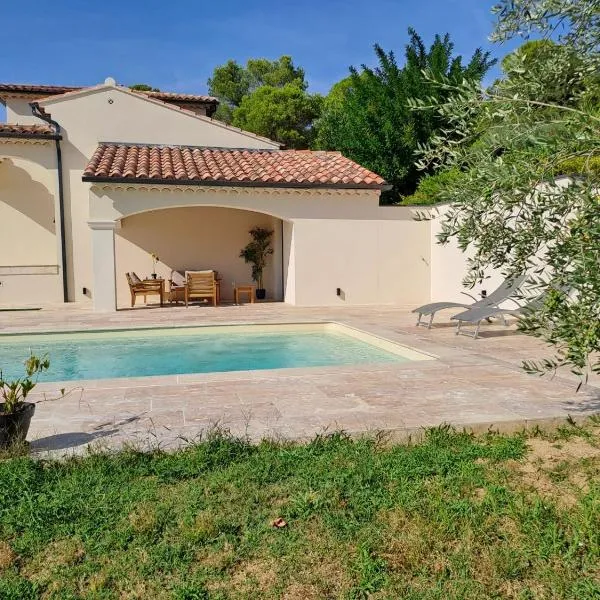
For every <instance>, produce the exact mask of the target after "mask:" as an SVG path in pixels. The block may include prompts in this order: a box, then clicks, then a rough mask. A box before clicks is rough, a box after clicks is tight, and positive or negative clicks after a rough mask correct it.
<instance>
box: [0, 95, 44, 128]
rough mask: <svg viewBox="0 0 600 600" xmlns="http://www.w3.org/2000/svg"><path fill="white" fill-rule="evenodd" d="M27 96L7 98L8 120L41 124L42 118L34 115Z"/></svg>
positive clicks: (22, 123)
mask: <svg viewBox="0 0 600 600" xmlns="http://www.w3.org/2000/svg"><path fill="white" fill-rule="evenodd" d="M30 102H31V99H27V98H9V99H7V100H6V122H7V123H18V124H19V125H33V124H39V123H40V120H39V119H38V118H37V117H34V116H33V114H32V112H31V106H29V103H30Z"/></svg>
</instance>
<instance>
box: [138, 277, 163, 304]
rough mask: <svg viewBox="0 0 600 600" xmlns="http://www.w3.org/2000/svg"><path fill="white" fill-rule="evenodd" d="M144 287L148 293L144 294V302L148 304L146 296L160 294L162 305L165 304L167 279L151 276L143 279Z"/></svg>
mask: <svg viewBox="0 0 600 600" xmlns="http://www.w3.org/2000/svg"><path fill="white" fill-rule="evenodd" d="M142 284H143V286H144V288H146V290H147V292H148V293H147V294H144V304H147V301H146V296H147V295H148V296H149V295H151V294H158V296H159V297H160V305H161V306H162V305H163V302H164V298H165V280H164V279H162V278H156V279H154V278H149V279H144V280H143V281H142Z"/></svg>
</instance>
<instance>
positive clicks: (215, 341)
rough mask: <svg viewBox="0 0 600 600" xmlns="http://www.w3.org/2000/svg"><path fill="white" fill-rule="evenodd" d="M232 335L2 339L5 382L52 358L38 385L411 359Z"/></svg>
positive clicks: (316, 342)
mask: <svg viewBox="0 0 600 600" xmlns="http://www.w3.org/2000/svg"><path fill="white" fill-rule="evenodd" d="M230 331H231V330H229V332H227V333H225V332H224V333H218V334H214V333H211V334H205V333H198V334H192V335H190V334H186V335H178V334H177V333H168V332H165V333H164V335H163V334H162V333H160V334H159V335H157V334H156V332H153V333H152V335H148V333H143V332H136V331H130V332H127V333H126V334H125V335H123V333H122V332H121V333H120V335H118V336H116V335H114V334H111V333H110V332H105V333H94V334H85V333H83V334H77V335H73V334H60V335H52V336H44V335H31V336H24V337H21V336H19V338H18V339H17V338H13V339H11V338H10V337H5V338H0V368H1V369H2V371H3V373H4V376H5V378H7V379H9V378H12V377H17V376H21V375H22V374H23V361H24V360H25V359H26V358H27V357H28V356H29V352H30V351H31V352H33V353H34V354H36V355H38V356H41V355H46V354H47V355H48V357H49V359H50V370H49V371H48V372H47V373H45V374H44V375H43V376H42V377H41V378H40V381H73V380H80V379H107V378H118V377H143V376H149V375H175V374H183V373H211V372H222V371H246V370H258V369H281V368H285V367H322V366H328V365H352V364H360V363H386V362H405V361H407V360H409V359H407V358H404V357H402V356H399V355H397V354H392V353H391V352H387V351H386V350H381V349H379V348H377V347H375V346H372V345H370V344H368V343H365V342H362V341H360V340H357V339H355V338H352V337H350V336H347V335H343V334H340V333H337V332H329V331H328V332H326V331H321V330H318V331H310V332H303V331H291V332H290V331H287V332H282V331H280V332H263V331H260V332H248V331H247V330H246V331H244V332H239V333H236V332H230Z"/></svg>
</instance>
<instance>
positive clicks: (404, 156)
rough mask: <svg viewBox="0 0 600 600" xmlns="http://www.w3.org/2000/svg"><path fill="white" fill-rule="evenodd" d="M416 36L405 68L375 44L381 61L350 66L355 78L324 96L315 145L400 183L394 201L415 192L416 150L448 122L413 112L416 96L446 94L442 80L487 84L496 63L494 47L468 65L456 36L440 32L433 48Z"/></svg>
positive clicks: (390, 197) (387, 197)
mask: <svg viewBox="0 0 600 600" xmlns="http://www.w3.org/2000/svg"><path fill="white" fill-rule="evenodd" d="M409 35H410V42H409V44H408V45H407V46H406V49H405V64H404V65H403V66H400V65H398V63H397V61H396V57H395V56H394V53H393V52H385V51H384V50H383V49H382V48H381V47H380V46H379V45H376V46H375V54H376V56H377V61H378V67H377V68H375V69H371V68H369V67H367V66H365V65H363V66H362V68H361V70H360V71H359V70H357V69H355V68H351V69H350V77H349V78H348V79H345V80H343V81H342V82H340V83H339V84H337V85H336V86H334V88H333V89H332V91H331V93H330V95H329V96H328V97H327V98H326V99H325V102H324V110H323V115H322V117H321V118H320V119H319V120H318V122H317V124H316V128H317V135H316V141H315V147H317V148H321V149H325V150H339V151H341V152H342V153H343V154H344V155H345V156H348V157H349V158H351V159H353V160H355V161H356V162H358V163H360V164H361V165H363V166H365V167H367V168H369V169H371V170H373V171H375V172H376V173H379V174H380V175H382V176H383V177H384V178H385V179H386V180H387V181H388V182H389V183H391V184H392V185H393V189H392V190H391V191H390V192H385V193H384V196H382V197H383V200H384V202H387V203H396V202H399V201H400V200H401V199H402V197H403V196H405V195H407V194H411V193H413V192H414V191H415V188H416V186H417V183H418V181H419V179H420V178H421V177H423V173H422V172H420V171H419V170H418V169H417V168H416V166H415V156H414V154H415V151H416V149H417V147H418V146H419V144H424V143H426V142H427V141H429V139H430V138H431V136H432V135H434V134H435V133H436V132H438V131H440V130H442V129H444V128H445V127H446V125H447V121H446V120H445V119H444V117H443V116H442V115H440V114H438V113H436V111H434V110H430V111H425V110H423V111H418V112H415V111H412V110H411V109H410V106H409V99H410V98H421V99H425V98H430V97H434V98H436V99H437V100H440V101H442V100H445V99H446V98H447V97H448V95H449V93H450V92H449V88H444V87H440V86H438V85H436V84H435V82H436V81H442V80H444V81H449V82H453V83H457V84H458V83H460V82H461V81H462V80H463V79H467V80H469V81H473V82H480V81H481V79H482V78H483V76H484V75H485V73H487V71H488V70H489V69H490V67H491V66H492V65H493V64H494V62H495V61H494V60H492V59H490V55H489V53H486V52H482V51H481V50H476V51H475V53H474V54H473V56H472V57H471V59H470V61H469V63H468V64H466V65H463V63H462V58H461V57H460V56H453V50H454V44H453V43H452V42H451V41H450V37H449V35H445V36H443V37H442V36H439V35H437V36H436V37H435V39H434V42H433V44H432V45H431V46H430V47H429V49H428V48H426V47H425V44H424V43H423V40H422V39H421V38H420V37H419V35H418V34H417V33H416V31H414V30H413V29H409ZM425 72H426V73H427V74H428V75H427V76H426V75H425V74H424V73H425Z"/></svg>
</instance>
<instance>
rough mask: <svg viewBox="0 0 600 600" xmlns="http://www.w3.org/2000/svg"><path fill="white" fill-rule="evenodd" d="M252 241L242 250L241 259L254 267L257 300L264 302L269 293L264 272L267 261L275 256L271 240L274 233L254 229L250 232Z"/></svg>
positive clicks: (260, 228)
mask: <svg viewBox="0 0 600 600" xmlns="http://www.w3.org/2000/svg"><path fill="white" fill-rule="evenodd" d="M250 236H251V237H252V241H251V242H249V243H248V245H247V246H246V247H245V248H243V249H242V251H241V252H240V258H243V259H244V261H245V262H246V263H250V264H251V265H252V279H253V281H255V282H256V298H257V299H258V300H264V298H265V296H266V295H267V291H266V290H265V288H264V282H263V271H264V269H265V267H266V266H267V259H268V258H269V256H271V254H273V248H272V247H271V238H272V237H273V231H272V230H271V229H265V228H264V227H254V228H253V229H251V230H250Z"/></svg>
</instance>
